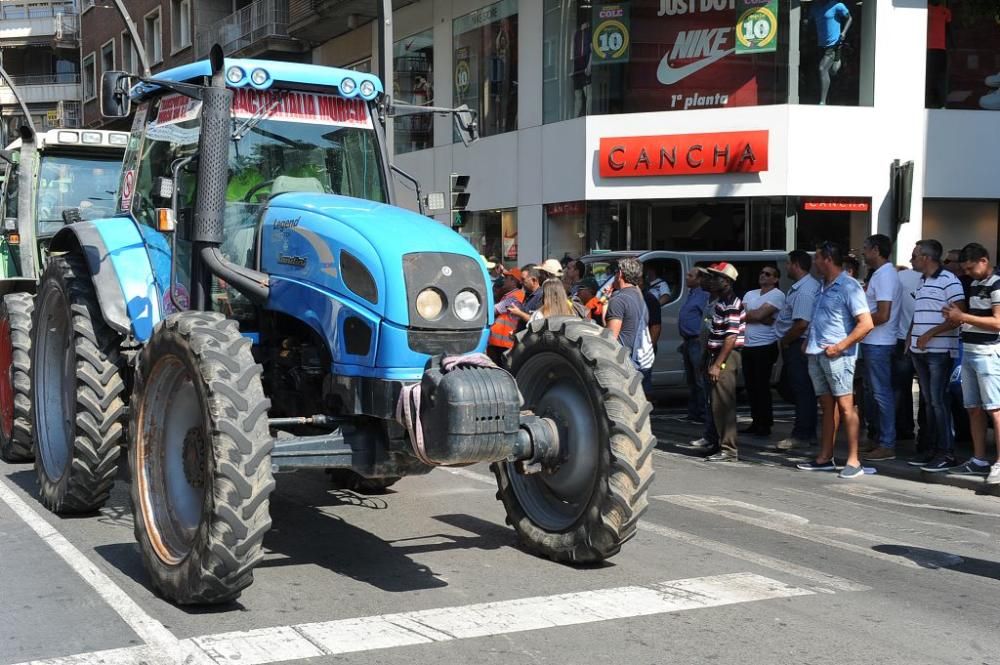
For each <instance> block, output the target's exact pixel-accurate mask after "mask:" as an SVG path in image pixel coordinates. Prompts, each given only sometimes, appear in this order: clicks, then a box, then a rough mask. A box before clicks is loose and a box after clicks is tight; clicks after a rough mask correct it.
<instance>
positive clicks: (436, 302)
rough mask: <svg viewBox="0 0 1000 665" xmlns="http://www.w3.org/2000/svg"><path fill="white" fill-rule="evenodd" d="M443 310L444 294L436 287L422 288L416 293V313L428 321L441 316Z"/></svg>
mask: <svg viewBox="0 0 1000 665" xmlns="http://www.w3.org/2000/svg"><path fill="white" fill-rule="evenodd" d="M443 311H444V295H442V293H441V292H440V291H438V290H437V289H424V290H423V291H421V292H420V293H418V294H417V314H419V315H420V316H422V317H423V318H424V319H426V320H428V321H433V320H434V319H436V318H438V317H439V316H441V312H443Z"/></svg>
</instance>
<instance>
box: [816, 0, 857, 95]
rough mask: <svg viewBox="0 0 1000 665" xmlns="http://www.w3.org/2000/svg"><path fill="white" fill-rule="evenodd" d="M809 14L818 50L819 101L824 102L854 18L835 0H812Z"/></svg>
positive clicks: (845, 6)
mask: <svg viewBox="0 0 1000 665" xmlns="http://www.w3.org/2000/svg"><path fill="white" fill-rule="evenodd" d="M811 16H812V20H813V24H815V26H816V43H817V46H818V47H819V50H820V59H819V103H820V104H826V97H827V95H828V94H829V93H830V81H831V80H832V79H833V77H834V76H836V75H837V72H839V71H840V65H841V61H840V50H841V47H842V46H843V44H844V39H845V38H846V37H847V31H848V30H850V28H851V23H853V21H854V19H853V18H852V17H851V12H850V10H848V9H847V5H845V4H844V3H843V2H838V1H837V0H814V2H813V3H812V10H811Z"/></svg>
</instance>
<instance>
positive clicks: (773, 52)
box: [313, 0, 1000, 265]
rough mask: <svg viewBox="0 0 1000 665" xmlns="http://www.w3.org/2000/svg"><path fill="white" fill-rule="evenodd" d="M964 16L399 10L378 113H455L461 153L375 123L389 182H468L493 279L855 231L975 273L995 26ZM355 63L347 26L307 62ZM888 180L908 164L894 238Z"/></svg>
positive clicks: (704, 7)
mask: <svg viewBox="0 0 1000 665" xmlns="http://www.w3.org/2000/svg"><path fill="white" fill-rule="evenodd" d="M966 5H967V6H963V4H962V3H961V0H954V2H951V3H949V5H948V6H947V7H945V6H944V5H943V4H942V3H941V2H939V1H935V2H932V3H931V5H930V6H929V5H928V2H927V0H864V1H863V2H854V1H851V0H841V1H840V2H837V1H836V0H813V1H812V2H798V1H795V0H792V1H787V0H771V2H767V0H632V1H631V2H625V3H600V2H586V1H585V0H500V1H499V2H486V1H484V0H420V1H418V2H415V3H413V4H409V5H407V6H405V7H402V8H400V9H399V10H398V11H397V12H396V13H395V16H394V30H395V36H396V44H395V58H394V69H395V76H394V85H393V86H392V89H393V91H394V95H395V97H396V99H398V100H399V101H407V102H412V103H417V104H423V103H428V104H429V103H433V104H434V105H436V106H453V105H458V104H461V103H465V104H468V105H469V106H470V107H472V108H475V109H476V110H477V111H478V112H479V113H480V125H481V128H482V134H483V137H482V138H481V139H480V140H479V141H478V142H476V143H475V144H473V145H471V146H469V147H465V146H464V145H463V144H462V143H461V142H457V137H456V135H455V133H454V131H453V129H452V125H451V121H450V119H449V118H447V117H444V116H434V117H430V116H414V117H410V118H403V119H400V118H397V119H396V120H395V123H396V124H395V129H394V139H395V146H396V158H395V162H396V164H397V165H399V166H400V167H401V168H403V169H404V170H406V171H407V172H409V173H410V174H412V175H414V176H415V177H416V178H417V179H418V180H420V182H421V186H422V189H423V191H425V192H427V191H447V190H448V185H449V175H450V174H451V173H463V174H469V175H470V176H471V185H470V191H471V192H472V197H471V200H470V205H469V208H468V210H467V212H466V213H464V215H463V222H464V223H463V224H462V225H461V227H460V228H459V229H458V230H459V231H460V232H462V233H463V234H465V235H466V236H467V237H468V238H469V240H470V242H472V243H473V244H474V245H475V246H476V247H477V248H478V249H479V250H480V253H482V254H484V255H487V256H501V257H502V258H503V260H504V262H505V263H506V264H507V265H517V264H522V265H523V264H524V263H527V262H534V261H538V260H540V259H542V258H544V257H548V256H555V257H557V258H561V257H563V256H565V255H569V256H573V257H576V256H579V255H581V254H584V253H587V252H592V251H599V250H615V249H717V250H744V249H751V250H755V249H792V248H796V247H801V248H804V249H813V248H814V246H815V243H816V242H817V241H818V240H821V239H828V240H835V241H838V242H841V243H843V244H844V245H845V246H847V247H850V248H858V247H860V245H861V241H862V240H863V238H864V237H865V236H867V235H869V234H871V233H876V232H881V233H886V234H888V235H890V236H892V237H894V238H898V243H897V244H898V246H899V248H900V249H899V251H898V259H899V260H898V261H897V262H901V263H905V261H906V259H908V257H909V251H910V248H911V247H912V245H913V243H914V241H916V240H917V239H920V238H925V237H926V238H937V239H938V240H940V241H941V242H942V243H943V244H944V245H945V248H946V249H947V248H951V247H961V246H962V245H964V244H965V243H966V242H970V241H973V240H974V241H978V242H981V243H983V244H984V245H985V246H986V247H987V248H989V250H990V251H991V254H992V256H994V257H995V256H996V252H997V248H998V233H1000V230H998V227H1000V92H995V91H996V90H998V89H1000V80H997V79H1000V76H997V75H998V74H1000V22H998V19H997V18H996V17H978V16H975V15H974V13H973V12H974V11H975V7H976V6H978V5H976V3H966ZM942 8H945V9H946V11H947V14H945V13H943V12H942V11H941V10H942ZM848 14H849V15H850V25H848ZM762 15H763V19H762ZM761 20H764V23H765V24H766V25H764V26H763V27H759V26H757V23H759V22H760V21H761ZM844 28H846V36H845V38H844V39H843V40H842V41H841V40H840V34H833V33H834V31H837V32H842V31H843V30H844ZM741 36H742V37H744V40H743V41H742V42H741V40H740V39H739V37H741ZM830 39H835V40H837V42H838V43H837V44H833V45H830V44H827V45H826V46H824V42H828V41H829V40H830ZM375 43H376V35H375V34H374V31H373V24H372V23H367V24H363V25H361V26H360V27H357V28H355V29H353V30H352V31H350V32H348V33H346V34H343V35H341V36H340V37H337V38H336V39H334V40H331V41H329V42H327V43H325V44H322V45H320V46H318V47H316V48H315V49H314V51H313V61H314V62H316V63H317V64H326V65H336V66H356V67H361V68H366V67H371V66H372V65H373V64H375V63H377V58H372V57H371V56H372V53H374V52H375ZM824 69H825V70H826V71H825V72H823V71H821V70H824ZM824 74H827V75H829V81H830V82H829V86H828V88H826V87H825V85H824ZM387 87H388V86H387ZM824 97H825V99H824ZM994 98H995V99H994ZM821 100H822V101H825V104H820V101H821ZM602 146H603V147H602ZM644 149H645V152H643V150H644ZM748 150H749V154H748V153H747V151H748ZM897 160H898V162H899V163H901V164H905V163H907V162H912V164H913V171H912V173H913V178H912V192H911V193H910V196H909V199H908V204H909V211H908V212H909V215H908V218H909V221H906V222H904V223H898V217H900V216H901V215H902V214H903V212H904V211H901V210H900V209H899V205H898V198H899V197H896V196H894V188H893V178H892V177H891V172H892V165H893V163H894V162H896V161H897ZM396 191H397V194H398V199H399V202H400V203H401V204H402V205H408V204H412V207H415V205H416V203H415V197H413V195H412V194H411V193H408V192H407V190H406V189H405V183H403V182H402V181H400V182H397V183H396ZM904 191H905V190H904ZM449 217H450V215H449V214H447V213H442V214H439V215H438V219H439V220H440V221H442V223H450V219H449Z"/></svg>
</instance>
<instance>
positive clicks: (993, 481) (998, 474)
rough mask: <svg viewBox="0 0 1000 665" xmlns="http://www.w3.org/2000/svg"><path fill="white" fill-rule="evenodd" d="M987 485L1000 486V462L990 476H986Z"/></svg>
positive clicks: (991, 470)
mask: <svg viewBox="0 0 1000 665" xmlns="http://www.w3.org/2000/svg"><path fill="white" fill-rule="evenodd" d="M986 484H987V485H1000V462H997V463H996V464H994V465H993V468H991V469H990V475H988V476H986Z"/></svg>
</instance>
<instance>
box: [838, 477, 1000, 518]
mask: <svg viewBox="0 0 1000 665" xmlns="http://www.w3.org/2000/svg"><path fill="white" fill-rule="evenodd" d="M831 489H833V490H835V491H837V492H841V493H843V494H848V495H851V496H855V497H858V498H865V499H871V500H872V501H882V502H883V503H888V504H890V505H894V506H904V507H907V508H925V509H928V510H938V511H941V512H945V513H949V514H952V515H976V516H977V517H992V518H998V517H1000V513H990V512H986V511H980V510H973V509H971V508H956V507H953V506H939V505H936V504H933V503H918V502H916V501H905V500H901V499H893V498H891V497H889V496H883V495H887V494H890V492H887V491H886V490H883V489H881V488H878V487H864V486H862V485H835V486H833V487H831ZM961 496H962V497H963V498H964V497H966V496H968V492H967V491H965V490H963V491H962V494H961ZM855 505H858V504H855ZM883 510H888V509H887V508H883ZM890 512H891V511H890Z"/></svg>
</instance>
